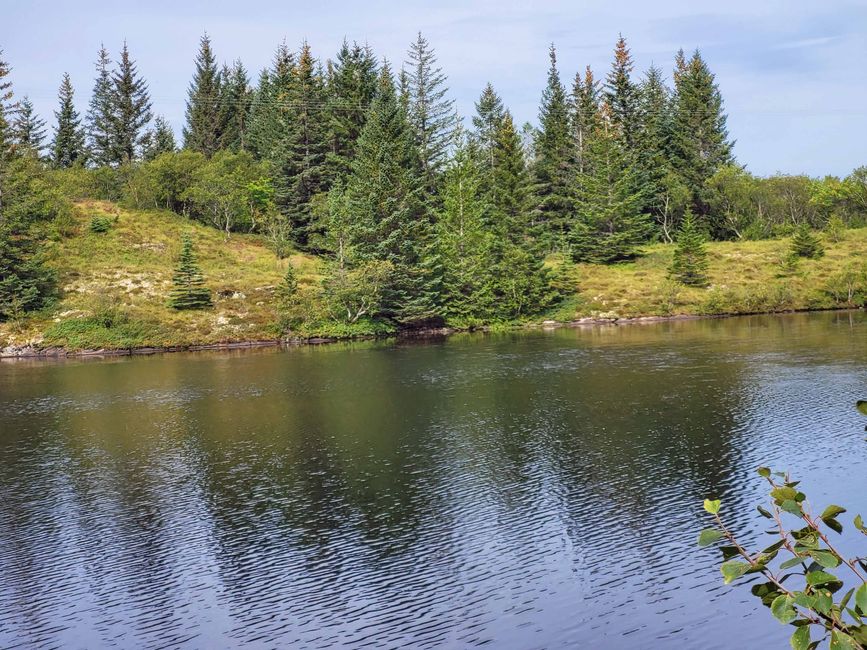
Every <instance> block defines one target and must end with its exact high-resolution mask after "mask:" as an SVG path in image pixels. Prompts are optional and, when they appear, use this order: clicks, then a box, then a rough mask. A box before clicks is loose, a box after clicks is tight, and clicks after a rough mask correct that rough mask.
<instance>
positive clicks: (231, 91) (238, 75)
mask: <svg viewBox="0 0 867 650" xmlns="http://www.w3.org/2000/svg"><path fill="white" fill-rule="evenodd" d="M224 70H225V71H224V73H223V75H222V77H223V83H222V85H221V86H220V148H222V149H229V150H230V151H246V150H247V149H248V147H249V144H248V142H247V139H248V134H247V130H248V128H249V119H250V108H251V103H252V99H253V93H252V92H251V91H250V79H249V77H248V76H247V70H246V69H245V68H244V64H243V63H241V61H240V60H238V61H235V63H234V64H233V65H232V67H231V68H228V69H224Z"/></svg>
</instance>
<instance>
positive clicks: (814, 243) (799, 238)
mask: <svg viewBox="0 0 867 650" xmlns="http://www.w3.org/2000/svg"><path fill="white" fill-rule="evenodd" d="M791 250H792V255H793V256H796V257H807V258H810V259H818V258H820V257H822V256H823V255H824V254H825V249H824V248H823V247H822V242H820V241H819V238H818V237H816V236H815V235H814V234H813V232H812V230H810V224H809V223H807V222H806V221H804V222H803V223H801V224H799V225H798V227H797V228H795V232H794V234H793V235H792V249H791Z"/></svg>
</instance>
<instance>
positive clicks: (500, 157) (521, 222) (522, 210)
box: [488, 111, 530, 244]
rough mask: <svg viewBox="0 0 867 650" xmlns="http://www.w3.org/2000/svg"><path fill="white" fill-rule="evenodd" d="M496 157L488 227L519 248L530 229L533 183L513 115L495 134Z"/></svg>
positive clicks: (493, 167) (506, 119)
mask: <svg viewBox="0 0 867 650" xmlns="http://www.w3.org/2000/svg"><path fill="white" fill-rule="evenodd" d="M493 154H494V162H493V165H492V168H491V172H490V175H491V181H490V186H491V189H490V200H491V203H492V209H491V211H490V213H491V217H490V219H489V223H488V227H489V228H490V230H491V231H493V232H495V233H496V235H497V237H499V238H501V239H504V240H506V239H508V240H509V241H511V242H512V243H515V244H517V243H524V241H523V239H524V237H525V236H526V235H527V234H528V231H529V225H530V224H529V221H528V214H527V212H528V211H527V208H528V199H529V195H530V179H529V176H528V173H527V166H526V162H525V161H524V152H523V148H522V146H521V136H520V135H519V134H518V132H517V131H516V130H515V124H514V122H513V121H512V115H511V113H509V111H505V112H504V114H503V118H502V120H501V121H500V125H499V127H498V128H497V131H496V133H494V151H493Z"/></svg>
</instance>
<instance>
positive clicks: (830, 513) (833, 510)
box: [819, 505, 846, 519]
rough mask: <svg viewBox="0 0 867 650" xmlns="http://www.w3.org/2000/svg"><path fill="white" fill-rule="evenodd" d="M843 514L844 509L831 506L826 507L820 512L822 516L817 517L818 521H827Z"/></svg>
mask: <svg viewBox="0 0 867 650" xmlns="http://www.w3.org/2000/svg"><path fill="white" fill-rule="evenodd" d="M844 512H846V508H844V507H842V506H833V505H832V506H828V507H827V508H825V510H824V511H823V512H822V514H821V515H819V518H820V519H829V518H832V517H836V516H837V515H842V514H843V513H844Z"/></svg>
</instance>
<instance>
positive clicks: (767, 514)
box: [756, 506, 774, 519]
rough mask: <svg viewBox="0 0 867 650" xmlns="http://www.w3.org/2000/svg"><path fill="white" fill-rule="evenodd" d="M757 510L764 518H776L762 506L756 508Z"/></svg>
mask: <svg viewBox="0 0 867 650" xmlns="http://www.w3.org/2000/svg"><path fill="white" fill-rule="evenodd" d="M756 510H758V511H759V513H761V515H762V517H767V518H768V519H773V518H774V515H772V514H771V513H770V512H768V511H767V510H766V509H765V508H762V506H756Z"/></svg>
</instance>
